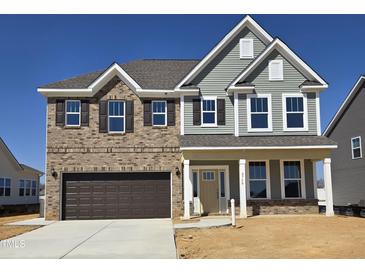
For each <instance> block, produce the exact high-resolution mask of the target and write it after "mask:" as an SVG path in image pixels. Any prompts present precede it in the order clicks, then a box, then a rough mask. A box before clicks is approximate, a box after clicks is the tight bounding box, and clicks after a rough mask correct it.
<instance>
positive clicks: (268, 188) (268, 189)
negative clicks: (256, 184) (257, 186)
mask: <svg viewBox="0 0 365 274" xmlns="http://www.w3.org/2000/svg"><path fill="white" fill-rule="evenodd" d="M255 162H265V168H266V198H254V197H251V192H250V187H251V185H250V163H255ZM246 174H247V186H246V187H247V194H248V195H247V197H248V199H250V200H270V199H271V181H270V160H252V161H248V162H247V164H246Z"/></svg>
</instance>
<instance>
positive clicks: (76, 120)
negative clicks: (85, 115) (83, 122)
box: [66, 100, 81, 126]
mask: <svg viewBox="0 0 365 274" xmlns="http://www.w3.org/2000/svg"><path fill="white" fill-rule="evenodd" d="M80 116H81V102H80V100H67V101H66V126H80Z"/></svg>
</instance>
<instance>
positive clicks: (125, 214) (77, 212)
mask: <svg viewBox="0 0 365 274" xmlns="http://www.w3.org/2000/svg"><path fill="white" fill-rule="evenodd" d="M62 185H63V187H62V189H63V191H62V218H63V220H80V219H85V220H86V219H88V220H90V219H134V218H135V219H137V218H138V219H140V218H170V216H171V198H170V197H171V188H170V173H165V172H139V173H66V174H63V184H62Z"/></svg>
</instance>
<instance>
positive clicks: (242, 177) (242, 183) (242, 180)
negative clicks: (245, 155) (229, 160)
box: [239, 159, 247, 218]
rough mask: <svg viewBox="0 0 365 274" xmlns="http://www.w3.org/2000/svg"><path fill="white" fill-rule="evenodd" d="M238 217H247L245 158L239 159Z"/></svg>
mask: <svg viewBox="0 0 365 274" xmlns="http://www.w3.org/2000/svg"><path fill="white" fill-rule="evenodd" d="M239 173H240V174H239V188H240V218H247V199H246V159H240V160H239Z"/></svg>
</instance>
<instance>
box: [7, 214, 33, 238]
mask: <svg viewBox="0 0 365 274" xmlns="http://www.w3.org/2000/svg"><path fill="white" fill-rule="evenodd" d="M37 217H39V214H25V215H16V216H10V217H0V240H5V239H8V238H11V237H14V236H16V235H19V234H23V233H25V232H28V231H31V230H34V229H36V228H39V226H14V225H12V226H9V225H5V224H7V223H13V222H17V221H23V220H28V219H34V218H37Z"/></svg>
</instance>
